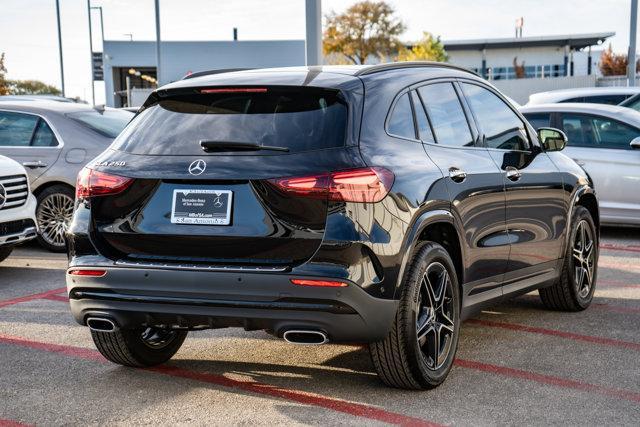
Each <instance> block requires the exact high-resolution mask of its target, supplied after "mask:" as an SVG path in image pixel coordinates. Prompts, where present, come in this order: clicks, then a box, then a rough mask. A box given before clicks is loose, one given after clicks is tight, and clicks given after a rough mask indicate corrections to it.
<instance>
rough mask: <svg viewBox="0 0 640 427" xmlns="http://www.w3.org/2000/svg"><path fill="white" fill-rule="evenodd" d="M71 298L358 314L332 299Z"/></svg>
mask: <svg viewBox="0 0 640 427" xmlns="http://www.w3.org/2000/svg"><path fill="white" fill-rule="evenodd" d="M69 298H70V299H76V300H80V299H92V300H102V301H119V302H136V303H153V304H173V305H190V306H198V307H224V308H244V309H251V308H253V309H269V310H293V311H319V312H325V313H333V314H356V311H355V310H354V309H353V308H352V307H349V306H348V305H346V304H339V303H336V302H331V301H314V302H297V301H286V300H278V301H234V300H219V299H205V298H186V297H175V296H172V297H166V296H150V295H132V294H123V293H117V292H109V291H99V290H73V291H71V294H70V295H69Z"/></svg>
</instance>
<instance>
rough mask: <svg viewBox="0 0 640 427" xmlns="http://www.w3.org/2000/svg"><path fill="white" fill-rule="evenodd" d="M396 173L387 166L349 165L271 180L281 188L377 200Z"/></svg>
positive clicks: (353, 199) (339, 199)
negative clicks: (332, 169) (323, 171)
mask: <svg viewBox="0 0 640 427" xmlns="http://www.w3.org/2000/svg"><path fill="white" fill-rule="evenodd" d="M393 180H394V176H393V173H392V172H391V171H389V170H387V169H385V168H381V167H370V168H359V169H349V170H343V171H337V172H331V173H327V174H320V175H309V176H301V177H289V178H276V179H270V180H269V182H270V183H271V184H273V185H274V186H275V187H276V188H278V189H280V190H281V191H283V192H285V193H288V194H291V195H295V196H299V197H311V198H316V199H327V200H330V201H334V202H356V203H375V202H379V201H380V200H382V199H384V198H385V197H386V195H387V194H388V193H389V190H391V186H392V185H393Z"/></svg>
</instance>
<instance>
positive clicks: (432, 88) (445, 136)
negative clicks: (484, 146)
mask: <svg viewBox="0 0 640 427" xmlns="http://www.w3.org/2000/svg"><path fill="white" fill-rule="evenodd" d="M418 93H419V94H420V98H422V101H423V102H424V107H425V109H426V110H427V114H428V115H429V118H430V119H431V124H432V125H433V133H434V134H435V138H436V142H437V143H438V144H442V145H448V146H454V147H471V146H473V137H472V135H471V130H470V129H469V123H467V117H466V116H465V114H464V110H463V109H462V104H461V103H460V99H459V98H458V94H457V93H456V91H455V89H454V88H453V85H452V84H451V83H435V84H432V85H427V86H423V87H421V88H419V89H418Z"/></svg>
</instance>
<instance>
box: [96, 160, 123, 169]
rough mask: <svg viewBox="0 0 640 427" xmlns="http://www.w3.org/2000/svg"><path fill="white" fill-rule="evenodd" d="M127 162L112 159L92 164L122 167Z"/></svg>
mask: <svg viewBox="0 0 640 427" xmlns="http://www.w3.org/2000/svg"><path fill="white" fill-rule="evenodd" d="M126 164H127V162H125V161H124V160H118V161H112V162H96V163H95V164H94V166H107V167H110V166H114V167H120V168H121V167H124V166H125V165H126Z"/></svg>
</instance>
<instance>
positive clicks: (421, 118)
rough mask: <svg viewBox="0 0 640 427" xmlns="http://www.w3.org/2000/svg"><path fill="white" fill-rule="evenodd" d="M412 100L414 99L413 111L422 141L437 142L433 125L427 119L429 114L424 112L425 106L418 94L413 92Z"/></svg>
mask: <svg viewBox="0 0 640 427" xmlns="http://www.w3.org/2000/svg"><path fill="white" fill-rule="evenodd" d="M411 98H412V99H413V110H414V111H415V113H416V125H417V127H418V135H419V136H420V140H422V141H424V142H435V138H434V137H433V132H432V131H431V125H430V124H429V119H428V118H427V113H426V111H424V106H423V105H422V102H420V97H419V95H418V93H417V92H411Z"/></svg>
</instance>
